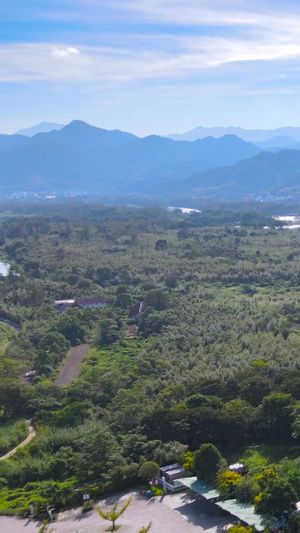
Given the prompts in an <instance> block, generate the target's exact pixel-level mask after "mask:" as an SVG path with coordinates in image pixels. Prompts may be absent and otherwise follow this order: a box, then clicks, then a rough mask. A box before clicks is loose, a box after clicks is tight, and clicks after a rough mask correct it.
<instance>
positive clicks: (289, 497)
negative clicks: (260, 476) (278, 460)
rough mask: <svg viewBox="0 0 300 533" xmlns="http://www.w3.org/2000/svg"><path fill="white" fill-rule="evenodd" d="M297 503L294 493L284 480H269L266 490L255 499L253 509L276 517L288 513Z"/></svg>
mask: <svg viewBox="0 0 300 533" xmlns="http://www.w3.org/2000/svg"><path fill="white" fill-rule="evenodd" d="M296 501H297V494H296V491H295V490H294V489H293V487H292V485H291V484H290V483H289V482H288V481H287V480H286V479H284V478H275V479H270V480H269V482H268V483H267V485H266V488H265V489H264V490H263V491H262V492H260V494H258V496H256V498H255V509H256V510H257V511H260V512H262V513H270V514H271V515H274V516H276V517H279V516H281V515H282V513H283V511H288V510H289V509H290V508H291V506H293V504H295V503H296Z"/></svg>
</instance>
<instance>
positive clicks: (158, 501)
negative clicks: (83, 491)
mask: <svg viewBox="0 0 300 533" xmlns="http://www.w3.org/2000/svg"><path fill="white" fill-rule="evenodd" d="M130 494H132V495H133V498H132V502H131V504H130V506H129V507H128V509H126V511H125V513H124V515H123V516H121V517H120V518H119V520H118V521H117V524H119V525H121V528H120V532H121V533H138V531H139V530H140V529H141V528H142V527H144V526H146V525H147V524H148V523H149V522H150V521H152V528H151V530H150V531H151V533H169V532H170V533H171V532H172V533H200V532H204V531H205V532H206V533H223V532H225V531H226V530H227V529H228V527H229V526H230V523H229V521H228V520H227V519H226V518H225V517H223V516H222V515H221V514H220V513H219V512H218V510H217V508H216V507H215V506H213V505H212V504H209V503H207V502H205V501H203V502H202V500H201V501H200V500H199V499H194V497H193V496H192V495H190V494H187V493H181V494H174V495H166V496H161V497H156V498H151V499H150V500H146V499H145V498H143V497H141V496H140V495H139V493H138V492H131V493H122V494H121V495H118V496H113V497H110V498H108V499H107V500H104V501H101V502H100V505H101V508H102V509H108V508H109V507H108V505H110V504H112V503H114V502H115V501H116V499H117V500H119V499H120V500H122V502H123V503H124V502H125V501H126V500H127V498H128V497H129V496H130ZM40 525H41V524H38V523H36V522H33V521H32V520H21V519H18V518H9V517H4V516H3V517H0V530H1V531H3V532H4V531H5V533H21V532H22V533H37V532H38V530H39V527H40ZM108 525H109V523H108V522H106V521H104V520H103V519H102V518H100V516H99V515H98V513H97V511H96V510H94V511H92V512H90V513H87V514H81V510H80V509H75V510H72V511H66V512H64V513H60V515H59V516H58V519H57V521H56V522H55V523H54V524H53V527H54V531H55V533H104V531H105V530H106V529H107V527H108Z"/></svg>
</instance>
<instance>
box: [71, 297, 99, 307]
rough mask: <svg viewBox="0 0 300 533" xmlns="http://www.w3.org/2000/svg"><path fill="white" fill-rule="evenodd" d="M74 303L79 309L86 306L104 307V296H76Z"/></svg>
mask: <svg viewBox="0 0 300 533" xmlns="http://www.w3.org/2000/svg"><path fill="white" fill-rule="evenodd" d="M75 304H76V305H77V306H78V307H79V308H80V309H87V308H88V307H104V306H105V304H106V300H105V298H102V297H96V298H76V300H75Z"/></svg>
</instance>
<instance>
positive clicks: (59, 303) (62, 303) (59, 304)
mask: <svg viewBox="0 0 300 533" xmlns="http://www.w3.org/2000/svg"><path fill="white" fill-rule="evenodd" d="M54 305H55V306H56V309H57V311H58V312H59V313H63V312H64V311H65V310H66V309H69V307H74V306H75V300H55V301H54Z"/></svg>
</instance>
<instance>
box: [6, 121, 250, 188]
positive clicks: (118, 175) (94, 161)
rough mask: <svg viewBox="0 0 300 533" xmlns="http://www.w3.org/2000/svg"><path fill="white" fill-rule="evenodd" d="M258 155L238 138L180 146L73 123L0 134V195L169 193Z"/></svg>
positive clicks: (169, 140) (203, 141)
mask: <svg viewBox="0 0 300 533" xmlns="http://www.w3.org/2000/svg"><path fill="white" fill-rule="evenodd" d="M7 137H10V138H9V139H8V138H7ZM1 142H2V148H1ZM259 151H260V148H258V147H257V146H254V145H253V144H251V143H247V142H244V141H242V140H241V139H239V138H238V137H236V136H225V137H223V138H221V139H214V138H213V137H210V138H207V139H203V140H198V141H196V142H180V143H178V142H176V141H173V140H171V139H167V138H164V137H159V136H155V135H152V136H149V137H145V138H138V137H136V136H135V135H133V134H131V133H127V132H122V131H119V130H114V131H108V130H104V129H101V128H96V127H94V126H90V125H88V124H86V123H85V122H82V121H78V120H75V121H73V122H71V123H70V124H68V125H67V126H64V127H63V128H62V129H61V130H59V131H51V132H49V133H38V134H37V135H35V136H33V137H31V138H28V137H24V136H18V135H15V136H3V139H2V141H1V136H0V191H2V192H5V191H11V190H16V189H17V190H34V191H38V190H45V189H47V190H59V191H64V190H70V189H75V188H76V189H79V190H84V191H86V190H89V191H97V192H99V193H101V194H109V195H112V194H119V193H123V194H128V193H133V192H134V193H138V194H148V195H151V194H154V193H155V194H167V193H168V192H169V191H170V190H171V191H173V190H174V189H176V187H178V184H179V183H180V182H182V181H184V180H185V179H188V178H189V177H190V175H191V174H193V173H196V172H199V171H201V170H205V169H209V168H212V167H217V166H224V165H232V164H234V163H236V162H237V161H239V160H241V159H244V158H250V157H252V156H254V155H256V154H257V153H258V152H259Z"/></svg>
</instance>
